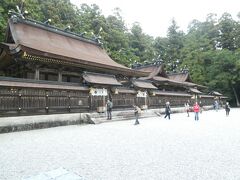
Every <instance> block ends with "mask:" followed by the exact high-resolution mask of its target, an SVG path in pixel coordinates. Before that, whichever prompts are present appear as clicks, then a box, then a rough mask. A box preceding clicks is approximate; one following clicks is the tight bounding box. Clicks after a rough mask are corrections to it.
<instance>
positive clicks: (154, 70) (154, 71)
mask: <svg viewBox="0 0 240 180" xmlns="http://www.w3.org/2000/svg"><path fill="white" fill-rule="evenodd" d="M136 69H137V70H139V71H142V72H147V73H149V75H148V78H152V77H154V76H161V77H165V78H167V77H168V76H167V74H166V72H165V70H164V65H163V64H161V65H154V64H153V65H148V66H141V67H138V68H136Z"/></svg>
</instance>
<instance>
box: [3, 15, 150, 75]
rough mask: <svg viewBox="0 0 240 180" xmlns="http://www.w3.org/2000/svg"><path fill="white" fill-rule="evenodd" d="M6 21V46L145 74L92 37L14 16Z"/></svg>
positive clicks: (84, 63)
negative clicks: (120, 61) (114, 56)
mask: <svg viewBox="0 0 240 180" xmlns="http://www.w3.org/2000/svg"><path fill="white" fill-rule="evenodd" d="M8 25H9V30H10V33H8V34H11V36H12V39H13V41H14V42H11V43H12V44H8V45H9V50H10V47H13V46H15V47H18V48H19V50H18V52H20V51H23V52H26V53H27V54H29V55H33V56H38V57H43V58H53V59H58V60H60V62H63V63H66V62H69V63H72V62H74V63H78V64H83V65H85V66H86V65H88V66H93V67H101V68H104V69H106V70H108V69H109V70H118V72H123V73H124V74H127V75H132V76H145V75H146V73H143V72H139V71H136V70H132V69H130V68H128V67H125V66H123V65H121V64H118V63H117V62H115V61H114V60H112V59H111V58H110V57H109V56H108V54H107V53H106V51H105V50H103V49H102V48H101V46H100V45H99V44H98V43H97V42H94V41H93V40H90V39H86V38H83V37H80V36H79V35H76V34H73V33H69V32H65V31H63V30H60V29H57V28H54V27H52V26H49V25H45V24H43V23H39V22H35V21H31V20H27V19H21V18H18V17H14V18H11V19H10V20H9V22H8ZM8 39H9V38H8ZM7 43H10V42H7ZM6 45H7V44H5V46H6ZM3 46H4V45H3ZM113 72H114V71H113Z"/></svg>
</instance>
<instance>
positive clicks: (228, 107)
mask: <svg viewBox="0 0 240 180" xmlns="http://www.w3.org/2000/svg"><path fill="white" fill-rule="evenodd" d="M225 111H226V116H229V112H230V105H229V103H228V102H226V105H225Z"/></svg>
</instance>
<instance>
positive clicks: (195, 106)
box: [193, 102, 200, 121]
mask: <svg viewBox="0 0 240 180" xmlns="http://www.w3.org/2000/svg"><path fill="white" fill-rule="evenodd" d="M193 111H194V113H195V121H198V120H199V116H198V114H199V111H200V107H199V105H198V103H197V102H196V103H195V104H194V106H193Z"/></svg>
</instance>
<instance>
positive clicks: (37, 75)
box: [34, 66, 40, 80]
mask: <svg viewBox="0 0 240 180" xmlns="http://www.w3.org/2000/svg"><path fill="white" fill-rule="evenodd" d="M39 77H40V72H39V66H36V67H35V77H34V79H35V80H39Z"/></svg>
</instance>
